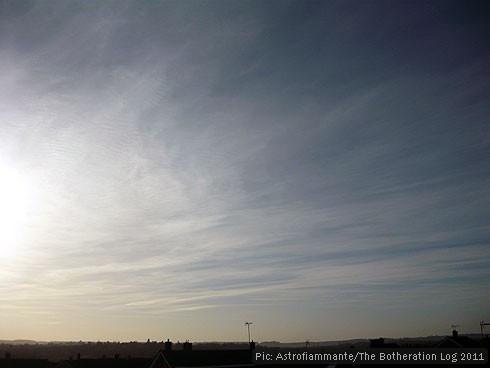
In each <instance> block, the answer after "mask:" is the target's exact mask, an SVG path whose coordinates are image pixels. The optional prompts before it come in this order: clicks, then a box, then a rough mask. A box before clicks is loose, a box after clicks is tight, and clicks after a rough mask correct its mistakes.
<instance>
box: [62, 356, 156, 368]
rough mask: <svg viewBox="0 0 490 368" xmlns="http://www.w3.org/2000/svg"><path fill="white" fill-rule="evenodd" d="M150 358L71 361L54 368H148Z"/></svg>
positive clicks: (65, 361) (150, 361)
mask: <svg viewBox="0 0 490 368" xmlns="http://www.w3.org/2000/svg"><path fill="white" fill-rule="evenodd" d="M152 361H153V359H151V358H118V357H115V358H113V359H112V358H102V359H75V360H73V359H71V360H64V361H61V362H59V363H58V365H56V366H55V368H148V367H149V366H150V364H151V363H152Z"/></svg>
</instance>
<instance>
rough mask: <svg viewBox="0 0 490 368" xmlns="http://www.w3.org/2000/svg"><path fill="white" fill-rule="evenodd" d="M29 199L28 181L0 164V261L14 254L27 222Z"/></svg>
mask: <svg viewBox="0 0 490 368" xmlns="http://www.w3.org/2000/svg"><path fill="white" fill-rule="evenodd" d="M30 199H31V190H30V185H29V182H28V180H27V179H26V178H24V177H23V176H22V175H20V174H19V173H18V172H16V171H15V170H14V169H12V168H11V167H8V166H5V165H1V164H0V260H1V259H5V258H9V257H11V256H12V255H13V254H14V253H15V250H16V248H17V246H18V242H19V241H20V237H21V236H22V230H23V228H24V225H25V223H26V221H27V216H28V209H29V205H30Z"/></svg>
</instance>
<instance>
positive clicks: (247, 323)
mask: <svg viewBox="0 0 490 368" xmlns="http://www.w3.org/2000/svg"><path fill="white" fill-rule="evenodd" d="M252 323H253V322H245V325H246V326H247V330H248V344H249V345H250V325H251V324H252Z"/></svg>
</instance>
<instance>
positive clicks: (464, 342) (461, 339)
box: [436, 330, 480, 348]
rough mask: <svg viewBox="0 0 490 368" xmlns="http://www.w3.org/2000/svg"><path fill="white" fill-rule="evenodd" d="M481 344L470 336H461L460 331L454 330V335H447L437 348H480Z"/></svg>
mask: <svg viewBox="0 0 490 368" xmlns="http://www.w3.org/2000/svg"><path fill="white" fill-rule="evenodd" d="M479 347H480V344H479V343H478V342H477V341H475V340H473V339H470V338H469V337H468V336H459V334H458V331H456V330H453V335H452V336H446V337H445V338H444V339H443V340H442V341H441V342H440V343H438V344H437V345H436V348H479Z"/></svg>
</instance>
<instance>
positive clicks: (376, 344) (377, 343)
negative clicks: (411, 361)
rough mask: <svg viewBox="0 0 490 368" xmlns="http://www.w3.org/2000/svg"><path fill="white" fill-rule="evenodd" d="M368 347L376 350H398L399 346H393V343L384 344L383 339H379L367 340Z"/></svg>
mask: <svg viewBox="0 0 490 368" xmlns="http://www.w3.org/2000/svg"><path fill="white" fill-rule="evenodd" d="M369 347H370V348H374V349H377V348H399V347H400V346H399V345H398V344H395V343H394V342H392V343H385V339H383V338H382V337H380V338H379V339H372V340H369Z"/></svg>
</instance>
